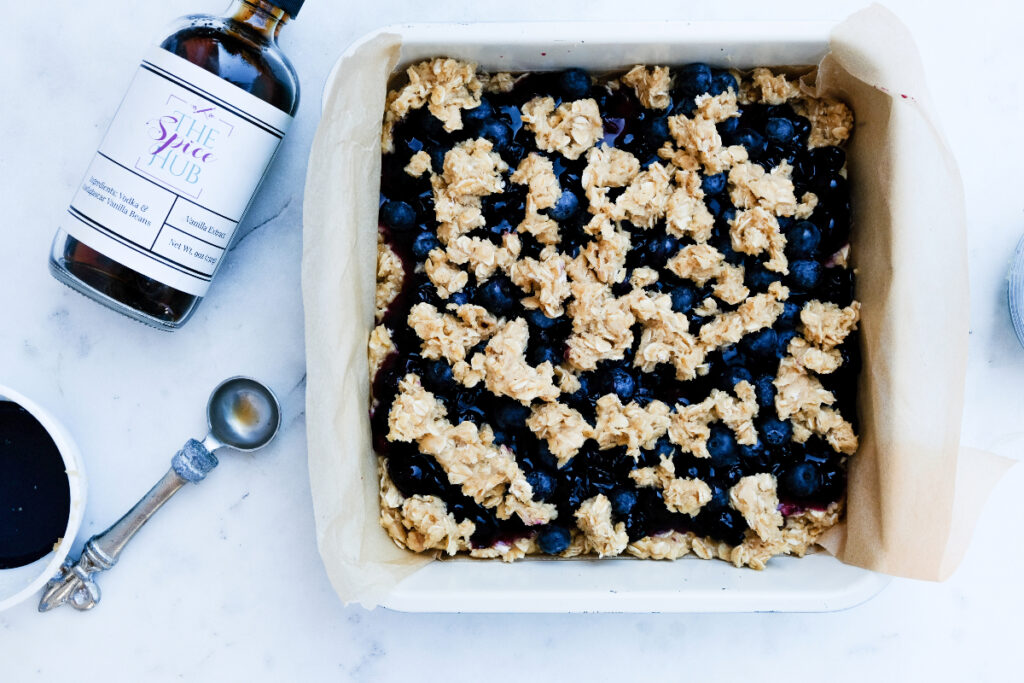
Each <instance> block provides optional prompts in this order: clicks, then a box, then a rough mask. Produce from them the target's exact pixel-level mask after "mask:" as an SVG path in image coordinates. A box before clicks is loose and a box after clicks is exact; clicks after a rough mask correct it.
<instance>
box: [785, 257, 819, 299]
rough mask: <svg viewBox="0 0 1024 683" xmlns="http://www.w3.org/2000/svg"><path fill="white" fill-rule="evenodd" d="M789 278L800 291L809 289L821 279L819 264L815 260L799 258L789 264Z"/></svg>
mask: <svg viewBox="0 0 1024 683" xmlns="http://www.w3.org/2000/svg"><path fill="white" fill-rule="evenodd" d="M789 279H790V281H791V282H792V283H793V285H794V286H795V287H796V288H797V289H799V290H802V291H805V292H807V291H810V290H812V289H814V288H815V287H817V286H818V283H819V282H820V281H821V264H820V263H818V262H817V261H810V260H799V261H793V262H791V263H790V264H789Z"/></svg>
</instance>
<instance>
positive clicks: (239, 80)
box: [63, 2, 299, 322]
mask: <svg viewBox="0 0 1024 683" xmlns="http://www.w3.org/2000/svg"><path fill="white" fill-rule="evenodd" d="M257 5H262V8H260V7H257ZM266 8H267V5H266V3H258V2H257V3H253V4H250V3H248V2H243V3H242V4H241V7H240V8H239V9H238V11H236V12H235V13H234V14H233V15H232V16H231V17H229V18H227V19H216V18H212V17H211V18H210V21H209V22H197V23H196V24H195V25H191V26H189V27H187V28H184V29H182V30H180V31H177V32H175V33H174V34H172V35H171V36H169V37H168V38H167V39H165V40H164V41H163V42H162V43H161V44H160V47H162V48H163V49H165V50H167V51H168V52H172V53H174V54H176V55H178V56H179V57H182V58H183V59H186V60H188V61H190V62H192V63H193V64H196V65H198V66H201V67H202V68H204V69H206V70H207V71H209V72H211V73H213V74H216V75H217V76H220V77H221V78H223V79H224V80H226V81H228V82H229V83H232V84H234V85H236V86H238V87H239V88H241V89H242V90H245V91H246V92H248V93H250V94H252V95H255V96H256V97H258V98H260V99H261V100H263V101H265V102H269V103H270V104H272V105H274V106H275V107H277V108H278V109H281V110H282V111H285V112H288V113H289V114H294V113H295V110H296V109H297V108H298V104H299V97H298V95H299V93H298V84H297V82H296V81H295V77H294V75H293V74H292V73H291V72H290V70H289V69H288V67H287V66H286V63H285V62H284V61H283V60H282V59H281V58H280V57H277V56H276V55H275V54H273V53H271V51H270V50H269V49H268V48H269V47H270V46H271V45H272V40H271V39H270V38H268V36H267V35H266V34H265V32H264V31H262V30H261V28H263V27H265V26H266V24H267V21H268V20H271V21H273V22H274V25H275V26H276V27H277V29H278V30H279V28H280V26H281V25H282V24H283V21H282V22H281V23H278V22H277V21H276V19H275V18H274V17H273V16H270V15H268V14H267V12H266V11H265V9H266ZM278 13H279V14H280V11H279V10H278ZM63 256H64V260H65V267H66V268H67V269H68V270H69V271H70V272H71V273H72V274H73V275H75V276H76V277H78V278H79V279H80V280H82V281H83V282H85V283H86V284H88V285H89V286H91V287H93V288H94V289H96V290H98V291H100V292H102V293H103V294H106V295H107V296H109V297H111V298H113V299H115V300H117V301H120V302H121V303H123V304H125V305H127V306H130V307H131V308H134V309H136V310H138V311H141V312H143V313H146V314H148V315H151V316H153V317H155V318H159V319H160V320H166V321H168V322H176V321H179V320H181V319H182V318H184V317H185V316H186V315H187V314H188V313H189V311H190V310H191V309H192V307H193V306H194V305H195V303H196V300H197V299H198V297H196V296H195V295H193V294H188V293H186V292H182V291H179V290H177V289H174V288H173V287H169V286H167V285H165V284H163V283H161V282H158V281H156V280H154V279H152V278H149V277H146V276H145V275H143V274H142V273H139V272H137V271H135V270H132V269H131V268H128V267H127V266H124V265H122V264H120V263H118V262H117V261H115V260H113V259H111V258H108V257H106V256H104V255H103V254H101V253H100V252H98V251H96V250H95V249H92V248H91V247H89V246H88V245H86V244H83V243H82V242H79V241H78V240H76V239H75V238H74V237H71V236H68V238H67V241H66V242H65V243H64V249H63Z"/></svg>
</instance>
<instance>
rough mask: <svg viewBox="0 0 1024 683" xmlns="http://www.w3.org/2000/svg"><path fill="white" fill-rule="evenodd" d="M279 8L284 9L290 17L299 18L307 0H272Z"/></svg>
mask: <svg viewBox="0 0 1024 683" xmlns="http://www.w3.org/2000/svg"><path fill="white" fill-rule="evenodd" d="M271 2H273V3H274V4H275V5H277V6H278V7H279V8H281V9H283V10H284V11H285V12H287V13H288V16H289V17H291V18H292V19H294V18H295V17H297V16H299V10H300V9H302V3H303V2H305V0H271Z"/></svg>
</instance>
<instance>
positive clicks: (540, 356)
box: [526, 344, 565, 365]
mask: <svg viewBox="0 0 1024 683" xmlns="http://www.w3.org/2000/svg"><path fill="white" fill-rule="evenodd" d="M563 360H565V358H564V356H563V354H562V352H561V351H559V350H558V349H556V348H555V347H553V346H551V345H550V344H537V345H536V346H531V347H530V348H529V349H527V351H526V361H527V362H528V363H529V364H530V365H540V364H541V363H551V364H552V365H558V364H559V363H561V362H562V361H563Z"/></svg>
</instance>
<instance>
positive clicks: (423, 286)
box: [412, 280, 440, 307]
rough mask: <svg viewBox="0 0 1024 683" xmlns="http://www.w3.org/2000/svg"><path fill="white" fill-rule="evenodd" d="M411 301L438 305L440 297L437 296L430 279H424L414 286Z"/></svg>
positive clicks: (435, 288)
mask: <svg viewBox="0 0 1024 683" xmlns="http://www.w3.org/2000/svg"><path fill="white" fill-rule="evenodd" d="M412 298H413V301H415V302H416V303H421V302H424V303H428V304H431V305H432V306H435V307H436V306H440V299H439V298H438V296H437V287H435V286H434V283H433V282H431V281H430V280H425V281H424V282H421V283H420V284H418V285H417V286H416V289H415V291H414V292H413V297H412Z"/></svg>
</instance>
